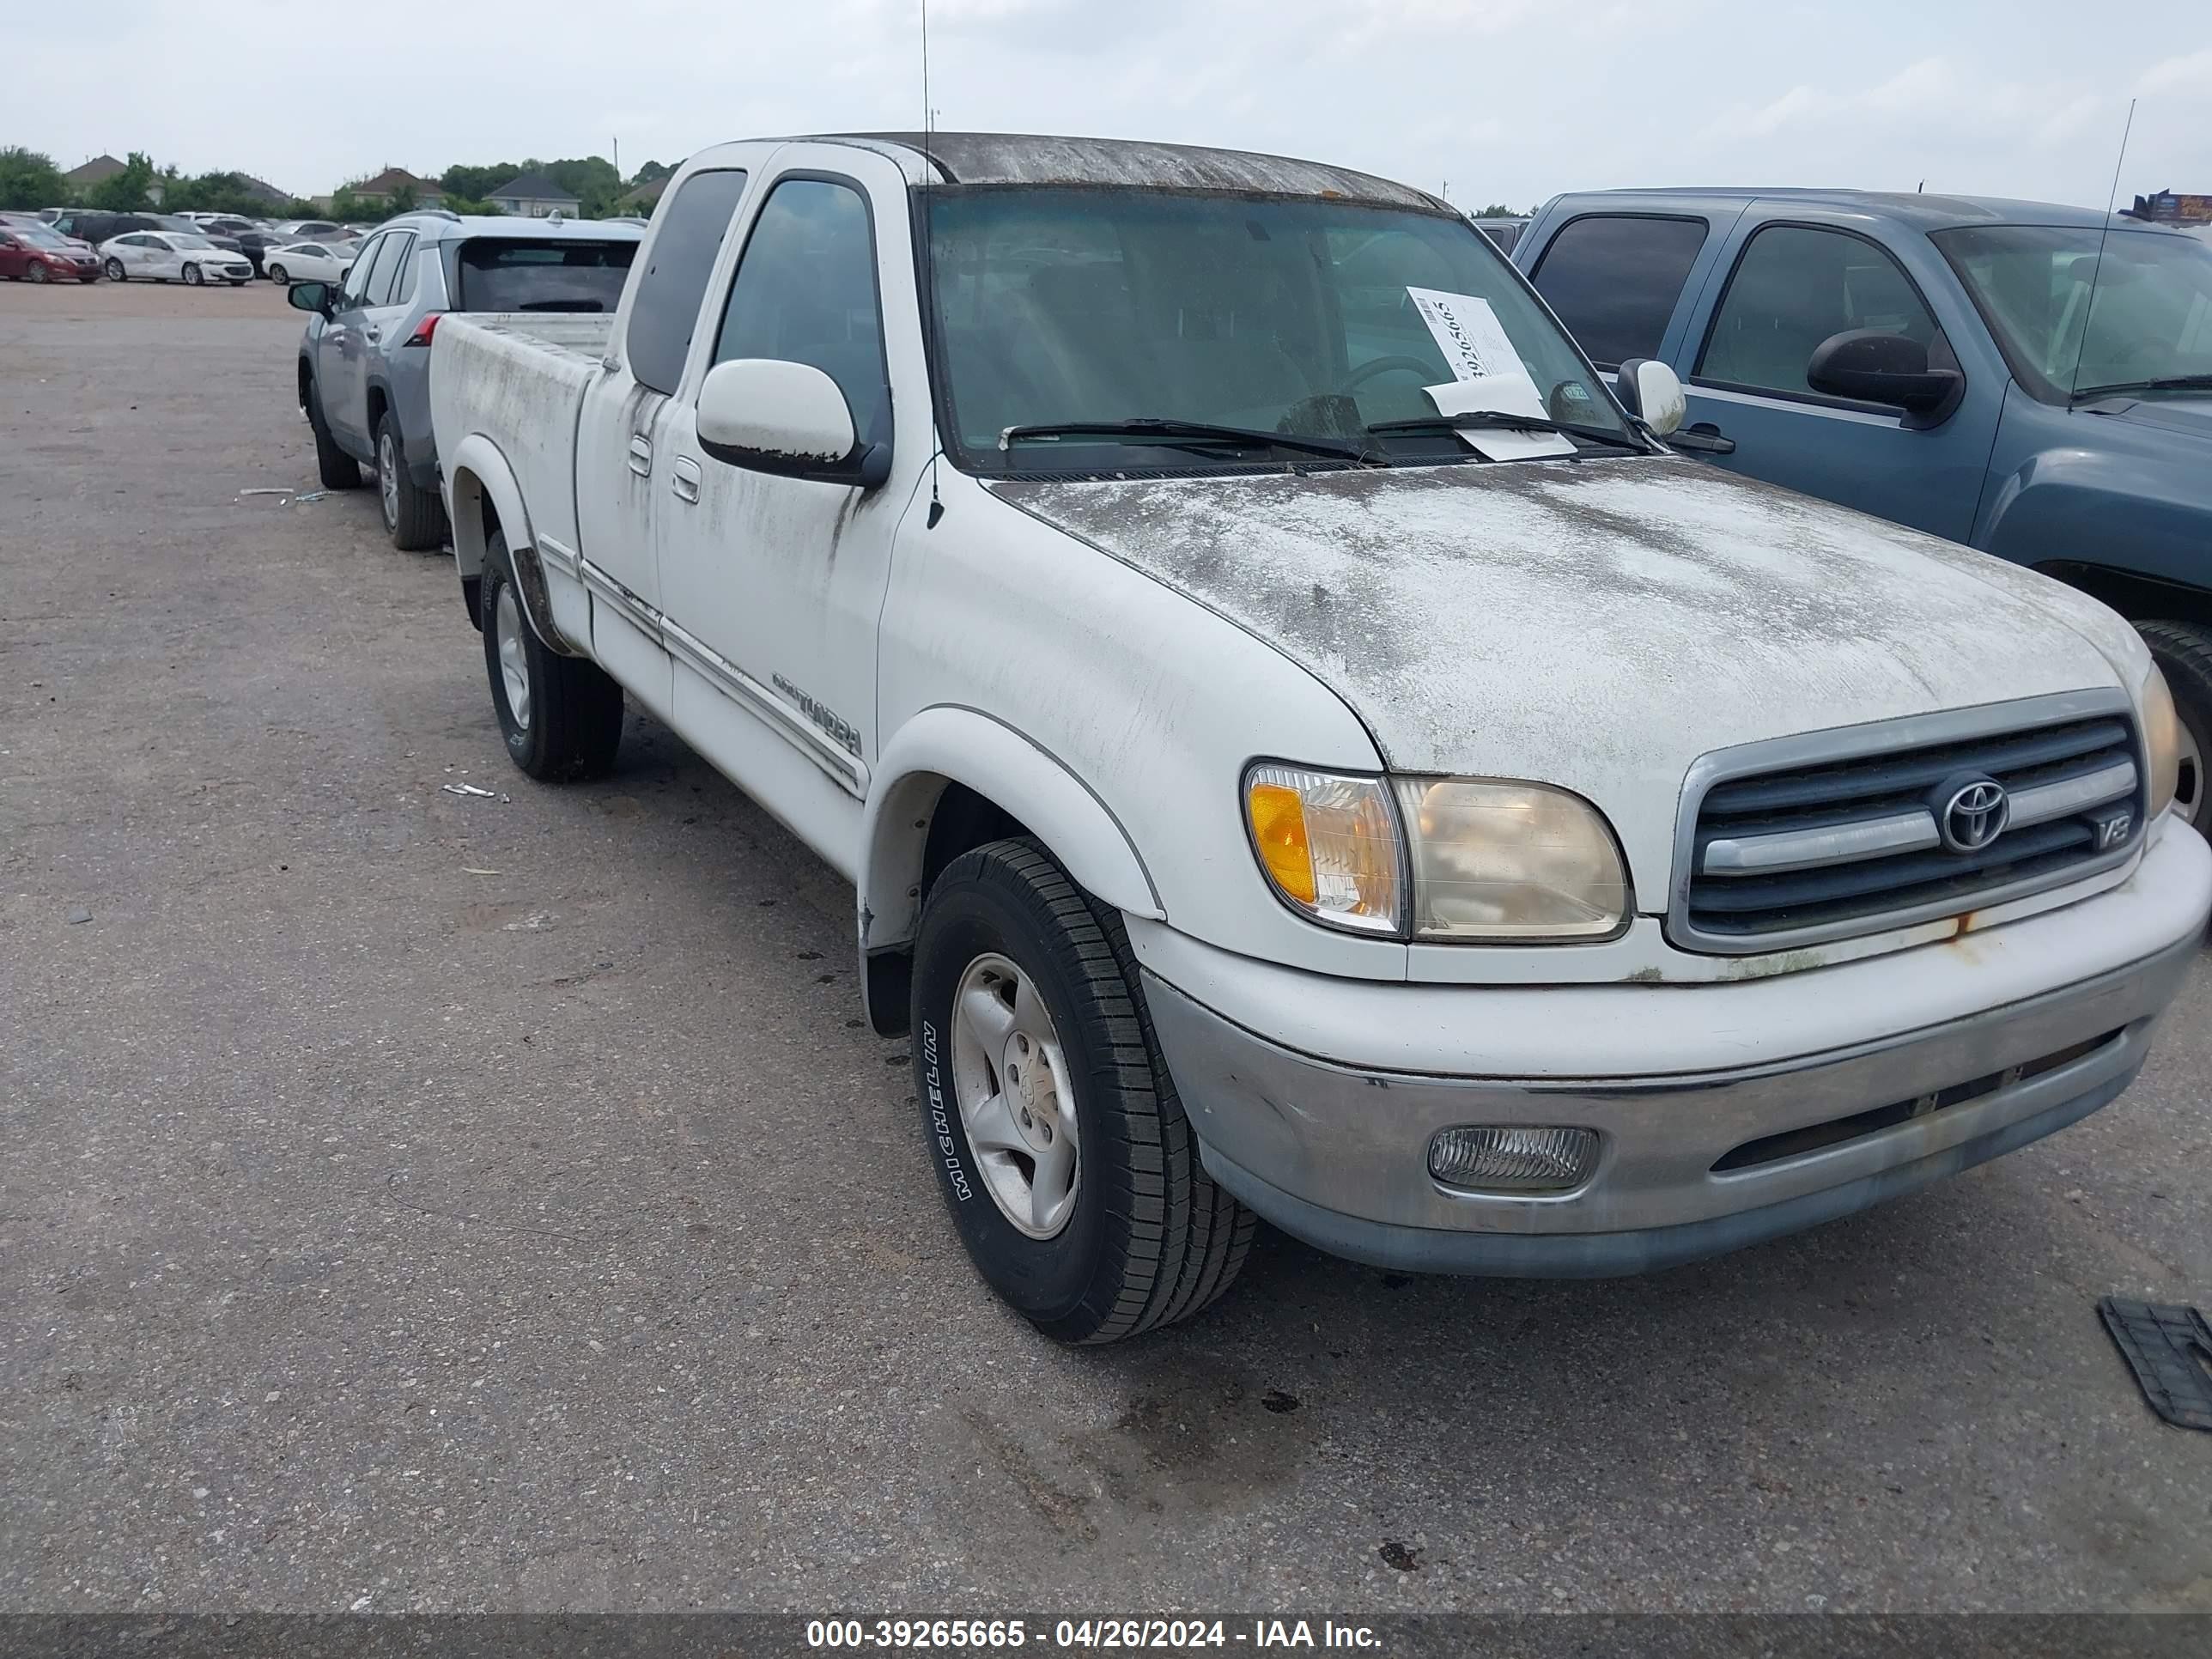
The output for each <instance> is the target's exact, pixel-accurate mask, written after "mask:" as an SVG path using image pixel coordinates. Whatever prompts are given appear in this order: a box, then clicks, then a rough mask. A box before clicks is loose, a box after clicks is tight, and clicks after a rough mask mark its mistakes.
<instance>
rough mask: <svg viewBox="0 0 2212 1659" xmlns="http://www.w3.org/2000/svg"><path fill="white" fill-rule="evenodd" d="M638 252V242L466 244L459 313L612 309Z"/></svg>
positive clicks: (491, 239) (564, 240) (489, 239)
mask: <svg viewBox="0 0 2212 1659" xmlns="http://www.w3.org/2000/svg"><path fill="white" fill-rule="evenodd" d="M636 252H637V244H636V243H635V241H621V242H586V241H579V240H570V239H569V238H567V237H562V238H561V239H560V240H557V241H544V242H526V241H522V240H517V239H512V238H494V237H487V238H484V239H483V240H477V241H473V242H464V243H463V244H462V245H461V257H460V265H461V298H460V303H459V305H458V306H456V307H454V309H455V310H457V311H572V312H586V313H590V312H611V311H612V310H614V308H615V307H616V306H617V305H618V304H620V303H621V301H622V291H623V279H624V278H626V277H627V276H629V262H630V260H631V258H633V257H634V256H635V254H636Z"/></svg>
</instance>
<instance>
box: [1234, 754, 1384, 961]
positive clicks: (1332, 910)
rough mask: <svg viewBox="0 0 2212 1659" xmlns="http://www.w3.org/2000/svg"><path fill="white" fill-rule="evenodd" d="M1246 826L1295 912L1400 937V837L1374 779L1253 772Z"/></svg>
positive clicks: (1269, 769) (1295, 770) (1247, 782)
mask: <svg viewBox="0 0 2212 1659" xmlns="http://www.w3.org/2000/svg"><path fill="white" fill-rule="evenodd" d="M1244 821H1245V823H1246V825H1247V827H1248V828H1249V829H1250V830H1251V832H1252V848H1253V850H1254V851H1255V853H1257V854H1259V858H1260V867H1261V869H1262V870H1264V871H1266V872H1267V880H1268V881H1269V883H1270V884H1272V885H1273V887H1274V890H1276V892H1278V893H1279V894H1281V895H1282V896H1283V898H1284V899H1285V902H1288V903H1289V904H1290V905H1291V908H1294V909H1296V910H1298V911H1300V912H1302V913H1304V915H1308V916H1310V917H1312V918H1313V919H1314V920H1315V921H1321V922H1326V923H1328V925H1329V926H1330V927H1343V928H1348V929H1350V930H1351V931H1352V932H1353V933H1389V934H1392V935H1395V934H1397V933H1398V932H1399V931H1400V927H1399V916H1398V890H1399V887H1400V885H1401V883H1400V881H1399V878H1398V866H1399V858H1398V829H1397V826H1396V825H1395V824H1394V823H1391V821H1390V803H1389V800H1388V799H1386V798H1385V797H1384V795H1383V786H1382V785H1381V784H1380V783H1378V782H1377V781H1376V780H1375V779H1373V778H1349V777H1340V776H1337V775H1334V774H1333V773H1328V772H1313V771H1309V770H1307V769H1305V768H1304V767H1301V766H1274V765H1263V766H1255V767H1254V768H1253V769H1251V770H1250V771H1249V772H1248V773H1246V774H1245V776H1244Z"/></svg>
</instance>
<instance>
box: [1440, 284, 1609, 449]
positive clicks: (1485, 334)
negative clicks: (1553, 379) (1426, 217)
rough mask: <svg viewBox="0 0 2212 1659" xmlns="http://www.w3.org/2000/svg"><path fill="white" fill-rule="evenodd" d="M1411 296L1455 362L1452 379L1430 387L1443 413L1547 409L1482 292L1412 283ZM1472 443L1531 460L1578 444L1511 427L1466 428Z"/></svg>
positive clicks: (1539, 413)
mask: <svg viewBox="0 0 2212 1659" xmlns="http://www.w3.org/2000/svg"><path fill="white" fill-rule="evenodd" d="M1406 295H1407V298H1408V299H1410V300H1412V301H1413V309H1414V310H1416V311H1418V312H1419V313H1420V314H1421V320H1422V321H1423V322H1424V323H1425V324H1427V325H1428V329H1429V332H1430V334H1431V335H1432V336H1433V337H1435V339H1436V343H1437V349H1438V350H1440V351H1442V352H1443V354H1444V362H1446V363H1448V364H1449V365H1450V368H1451V372H1452V378H1451V380H1449V381H1448V382H1446V383H1445V384H1444V385H1443V386H1431V387H1429V388H1428V393H1429V400H1430V401H1431V403H1433V404H1436V406H1437V413H1438V414H1440V415H1459V414H1465V413H1468V412H1470V411H1472V410H1496V411H1498V413H1500V414H1505V415H1532V416H1536V417H1538V418H1539V419H1541V418H1542V416H1543V414H1544V399H1543V396H1542V394H1541V393H1540V392H1538V391H1537V390H1536V383H1535V381H1534V380H1531V379H1530V378H1529V377H1528V368H1526V367H1525V366H1524V365H1523V364H1522V362H1521V354H1520V353H1519V352H1517V351H1516V350H1515V349H1513V342H1512V340H1511V339H1510V338H1509V337H1507V335H1506V332H1505V328H1504V325H1503V324H1501V323H1500V322H1499V321H1498V313H1496V312H1494V311H1492V309H1491V308H1490V301H1487V300H1486V299H1484V298H1483V297H1482V296H1481V295H1478V294H1444V293H1441V292H1439V291H1438V290H1437V289H1432V288H1410V287H1409V288H1407V290H1406ZM1460 437H1461V438H1462V439H1463V440H1464V441H1466V443H1467V445H1468V447H1469V448H1471V449H1473V450H1474V451H1475V452H1476V453H1478V454H1480V455H1486V456H1488V457H1489V458H1490V459H1492V460H1493V461H1521V460H1531V459H1535V458H1537V457H1539V456H1544V455H1571V454H1573V453H1575V447H1574V445H1572V444H1571V443H1569V442H1568V441H1566V439H1565V438H1564V437H1562V436H1560V435H1559V434H1558V433H1556V432H1516V431H1514V430H1512V429H1511V428H1474V429H1468V430H1462V432H1461V433H1460Z"/></svg>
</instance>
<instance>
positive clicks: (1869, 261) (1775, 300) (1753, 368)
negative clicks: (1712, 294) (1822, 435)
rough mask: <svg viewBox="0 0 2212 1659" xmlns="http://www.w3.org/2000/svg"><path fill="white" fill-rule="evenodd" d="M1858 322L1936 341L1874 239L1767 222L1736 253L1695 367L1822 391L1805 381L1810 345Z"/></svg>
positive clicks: (1907, 284)
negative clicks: (1741, 249)
mask: <svg viewBox="0 0 2212 1659" xmlns="http://www.w3.org/2000/svg"><path fill="white" fill-rule="evenodd" d="M1856 328H1877V329H1881V330H1882V331H1885V332H1887V333H1891V334H1902V335H1904V336H1905V337H1907V338H1909V339H1913V340H1917V341H1918V342H1919V343H1921V344H1922V345H1923V346H1926V345H1932V344H1934V343H1935V340H1936V319H1934V318H1932V317H1930V316H1929V314H1928V307H1926V306H1924V305H1923V304H1922V303H1921V300H1920V295H1919V294H1918V293H1917V291H1916V290H1915V289H1914V288H1913V286H1912V283H1911V281H1910V279H1908V278H1907V277H1906V276H1905V272H1904V271H1903V270H1900V269H1899V267H1898V264H1897V261H1896V260H1894V259H1893V258H1890V257H1889V255H1888V254H1887V253H1886V252H1883V251H1882V250H1881V248H1878V247H1876V246H1875V245H1874V244H1873V243H1872V242H1869V241H1863V240H1861V239H1860V238H1858V237H1857V236H1850V235H1846V234H1844V233H1843V232H1842V231H1836V230H1819V229H1815V228H1812V227H1810V226H1807V225H1769V226H1768V227H1766V228H1765V229H1764V230H1762V231H1760V232H1759V234H1757V235H1755V236H1753V238H1752V239H1751V240H1750V241H1749V242H1748V243H1747V244H1746V246H1745V247H1744V251H1743V257H1742V258H1740V259H1738V260H1737V261H1736V266H1735V273H1734V274H1733V275H1732V276H1729V285H1728V292H1727V293H1726V294H1724V295H1722V296H1721V303H1720V309H1719V310H1718V312H1717V313H1715V314H1714V317H1713V325H1712V330H1711V332H1710V333H1709V334H1707V335H1706V337H1705V351H1704V353H1703V355H1702V356H1699V359H1698V367H1697V371H1696V372H1697V375H1698V378H1699V379H1700V380H1717V381H1720V382H1722V383H1723V384H1725V385H1729V386H1753V387H1757V388H1758V389H1759V390H1761V391H1765V392H1784V393H1788V394H1790V395H1792V396H1796V397H1819V396H1820V395H1821V394H1820V393H1818V392H1814V390H1813V388H1812V387H1811V386H1808V385H1807V384H1806V380H1805V368H1806V366H1807V364H1808V363H1809V362H1811V361H1812V357H1813V353H1814V349H1816V348H1818V347H1819V345H1820V343H1821V342H1822V341H1823V340H1826V338H1827V337H1829V336H1830V335H1832V334H1841V333H1842V332H1844V331H1845V330H1846V329H1856Z"/></svg>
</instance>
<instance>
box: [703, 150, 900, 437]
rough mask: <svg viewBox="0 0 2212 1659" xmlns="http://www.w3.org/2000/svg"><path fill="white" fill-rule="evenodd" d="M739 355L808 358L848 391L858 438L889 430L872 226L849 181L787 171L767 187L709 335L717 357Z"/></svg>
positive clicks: (718, 359) (885, 433) (724, 359)
mask: <svg viewBox="0 0 2212 1659" xmlns="http://www.w3.org/2000/svg"><path fill="white" fill-rule="evenodd" d="M737 357H773V358H778V359H781V361H783V362H794V363H810V364H811V365H812V366H813V367H815V368H818V369H820V370H821V371H822V372H823V374H827V375H828V376H829V378H830V379H831V380H835V381H836V383H837V389H838V390H839V391H840V392H843V393H844V394H845V402H846V404H847V405H848V407H849V408H850V409H851V410H852V411H853V430H854V432H855V433H856V434H858V435H859V436H860V441H862V442H863V443H873V442H878V441H881V440H883V439H884V438H886V437H888V436H889V435H890V388H889V386H887V385H886V384H885V376H884V324H883V309H882V307H881V305H880V303H879V302H878V298H877V295H876V247H875V233H874V231H873V230H872V228H871V227H870V225H869V223H868V207H867V204H866V202H865V201H863V200H862V199H861V197H860V191H857V190H855V189H854V188H853V187H852V186H851V185H842V184H837V183H835V182H833V181H831V180H829V179H784V180H783V181H782V182H781V183H780V184H778V185H776V187H775V189H774V190H773V191H770V192H769V198H768V200H767V202H766V203H764V204H763V205H762V208H761V210H760V216H759V217H758V218H757V220H755V221H754V222H753V228H752V234H751V235H750V237H749V238H748V239H747V240H746V242H745V251H744V258H741V259H740V260H739V261H738V274H737V276H736V277H735V279H734V280H732V283H731V284H730V297H729V302H728V303H727V305H726V306H725V307H723V311H722V327H721V332H720V335H719V336H717V337H716V339H715V342H714V361H715V362H718V363H724V362H729V361H731V360H732V358H737Z"/></svg>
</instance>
